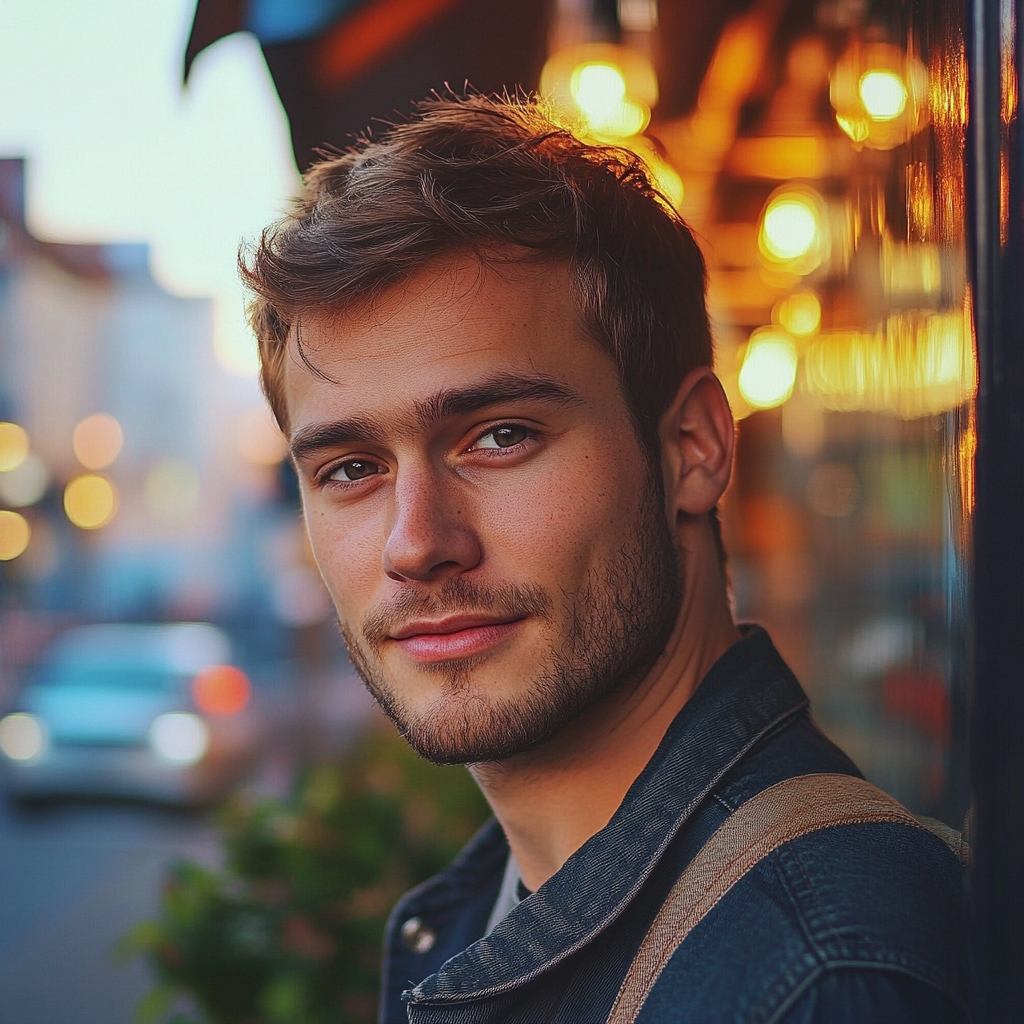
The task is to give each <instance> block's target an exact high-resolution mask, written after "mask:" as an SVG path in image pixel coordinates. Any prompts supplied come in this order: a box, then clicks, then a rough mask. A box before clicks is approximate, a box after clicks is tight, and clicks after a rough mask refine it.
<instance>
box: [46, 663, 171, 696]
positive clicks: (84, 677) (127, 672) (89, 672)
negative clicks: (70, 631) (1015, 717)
mask: <svg viewBox="0 0 1024 1024" xmlns="http://www.w3.org/2000/svg"><path fill="white" fill-rule="evenodd" d="M183 681H184V680H183V677H182V676H181V675H180V674H179V673H176V672H172V671H171V670H170V669H167V668H163V667H161V666H159V665H144V664H131V663H128V664H126V663H108V664H95V665H88V664H86V665H82V664H78V665H68V664H56V665H51V666H50V667H49V669H48V670H46V671H45V672H44V673H43V674H42V678H41V679H40V682H41V683H42V684H43V685H45V686H74V687H89V688H92V687H97V688H107V689H118V690H121V689H124V690H146V691H151V692H168V691H171V690H176V689H178V688H180V687H181V685H182V683H183Z"/></svg>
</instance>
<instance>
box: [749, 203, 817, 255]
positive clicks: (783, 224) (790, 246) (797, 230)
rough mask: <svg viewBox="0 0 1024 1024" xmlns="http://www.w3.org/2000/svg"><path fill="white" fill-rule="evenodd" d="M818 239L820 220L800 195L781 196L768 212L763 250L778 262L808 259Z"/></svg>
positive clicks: (763, 229) (763, 233)
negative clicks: (805, 257) (808, 254)
mask: <svg viewBox="0 0 1024 1024" xmlns="http://www.w3.org/2000/svg"><path fill="white" fill-rule="evenodd" d="M817 238H818V217H817V214H816V213H815V211H814V209H813V208H812V207H811V205H810V203H808V202H807V201H806V200H804V199H803V198H801V197H800V196H785V197H780V198H779V199H777V200H776V201H775V202H774V203H772V204H771V205H770V206H769V207H768V209H767V210H766V211H765V215H764V226H763V228H762V231H761V242H762V245H761V249H762V251H763V252H764V254H765V255H766V256H768V257H770V258H774V259H775V260H778V261H785V260H795V259H799V258H800V257H801V256H806V255H807V253H808V252H810V250H811V248H812V247H813V246H814V244H815V242H816V241H817Z"/></svg>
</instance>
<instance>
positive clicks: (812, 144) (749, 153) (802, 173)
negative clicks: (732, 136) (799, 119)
mask: <svg viewBox="0 0 1024 1024" xmlns="http://www.w3.org/2000/svg"><path fill="white" fill-rule="evenodd" d="M827 158H828V151H827V147H826V143H825V139H823V138H821V137H820V136H817V135H797V136H787V135H769V136H762V137H758V138H749V139H737V140H736V142H735V143H734V144H733V147H732V149H731V150H730V152H729V171H730V173H732V174H733V175H735V176H736V177H740V178H774V179H776V180H778V181H785V180H786V179H788V178H820V177H821V176H822V175H823V174H824V173H825V170H826V167H827V165H828V159H827Z"/></svg>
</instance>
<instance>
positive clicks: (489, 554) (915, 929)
mask: <svg viewBox="0 0 1024 1024" xmlns="http://www.w3.org/2000/svg"><path fill="white" fill-rule="evenodd" d="M243 276H244V277H245V279H246V282H247V284H248V285H249V287H250V288H251V289H252V290H253V291H254V293H255V296H256V297H255V299H254V302H253V305H252V320H253V324H254V327H255V330H256V333H257V336H258V338H259V342H260V346H261V354H262V360H263V385H264V389H265V391H266V394H267V397H268V399H269V400H270V403H271V405H272V407H273V409H274V412H275V414H276V415H277V418H278V421H279V422H280V424H281V426H282V428H283V429H284V430H285V432H286V433H287V435H288V437H289V440H290V445H291V454H292V458H293V460H294V463H295V466H296V469H297V472H298V476H299V481H300V485H301V490H302V497H303V506H304V510H305V517H306V523H307V526H308V529H309V535H310V539H311V542H312V545H313V550H314V553H315V555H316V559H317V562H318V565H319V567H320V570H321V572H322V573H323V576H324V579H325V580H326V582H327V585H328V587H329V589H330V591H331V594H332V596H333V599H334V601H335V604H336V607H337V611H338V616H339V619H340V622H341V626H342V629H343V631H344V634H345V637H346V640H347V643H348V647H349V651H350V654H351V657H352V660H353V662H354V663H355V665H356V667H357V668H358V670H359V672H360V674H361V675H362V677H363V679H364V680H365V682H366V685H367V686H368V687H369V689H370V690H371V691H372V692H373V694H374V696H375V697H376V698H377V700H378V701H379V702H380V704H381V706H382V707H383V708H384V710H385V711H386V712H387V713H388V715H389V716H390V717H391V718H392V719H393V721H394V722H395V723H396V725H397V726H398V728H399V730H400V731H401V733H402V734H403V735H404V736H405V737H406V739H407V740H408V741H409V743H411V744H412V746H413V747H414V748H415V749H416V750H417V751H418V752H419V753H420V754H421V755H422V756H424V757H426V758H428V759H430V760H432V761H435V762H438V763H443V764H467V765H468V766H469V770H470V771H471V772H472V773H473V776H474V777H475V779H476V781H477V782H478V784H479V785H480V787H481V789H482V790H483V792H484V794H485V796H486V797H487V799H488V801H489V802H490V804H491V807H492V808H493V810H494V815H495V819H496V820H495V821H492V822H491V823H490V824H489V825H488V826H486V827H485V828H484V829H483V830H482V832H481V833H480V834H479V835H478V836H477V837H476V838H475V839H474V840H473V841H472V842H471V843H470V844H469V846H468V847H467V848H466V850H465V851H464V852H463V853H462V855H461V856H460V857H459V858H458V860H457V861H456V862H455V864H453V865H452V867H451V868H450V869H449V870H448V871H447V872H445V873H443V874H442V875H440V876H438V877H436V878H433V879H431V880H429V881H428V882H426V883H424V884H423V885H421V886H420V887H419V888H417V889H416V890H414V891H413V892H411V893H409V894H407V895H406V896H405V897H404V898H403V899H402V901H401V902H400V903H399V905H398V907H397V908H396V910H395V913H394V914H393V915H392V920H391V923H390V924H389V928H388V933H387V936H386V942H385V956H386V963H385V971H384V993H383V1006H382V1016H381V1019H382V1020H383V1021H385V1022H387V1024H392V1022H394V1024H397V1022H399V1021H404V1020H407V1019H408V1020H410V1021H413V1022H428V1021H429V1022H438V1024H440V1022H446V1024H456V1022H458V1024H462V1022H465V1024H484V1022H492V1021H493V1022H498V1021H500V1022H512V1021H515V1022H524V1024H525V1022H531V1024H540V1022H545V1024H547V1022H571V1024H588V1022H595V1024H596V1022H600V1021H604V1020H606V1019H615V1020H627V1019H629V1020H632V1019H634V1018H636V1015H637V1013H639V1017H638V1018H637V1019H639V1020H641V1021H644V1022H654V1021H692V1022H695V1024H710V1022H715V1021H739V1020H743V1021H786V1022H793V1024H795V1022H808V1021H815V1022H826V1021H827V1022H830V1024H834V1022H841V1021H869V1020H870V1021H922V1022H923V1021H928V1022H930V1024H936V1022H940V1021H953V1020H961V1019H962V1013H963V1011H962V1006H963V968H962V960H963V957H962V950H961V948H960V946H959V943H960V942H961V941H962V934H963V929H962V927H961V925H960V922H959V916H958V915H959V879H960V866H959V863H958V861H957V859H956V858H955V856H954V855H953V853H951V852H950V849H949V848H948V847H947V846H946V845H945V844H944V843H943V842H942V841H941V840H940V839H939V838H937V837H936V836H935V835H933V834H932V833H931V832H929V831H926V830H924V829H923V828H920V827H918V826H917V823H916V822H915V821H914V820H913V819H912V818H910V817H909V815H908V814H907V813H906V812H905V811H903V810H902V809H900V808H898V805H895V804H894V803H892V802H891V801H888V798H884V797H883V796H881V795H879V799H880V800H881V804H879V805H878V806H882V805H884V808H883V811H882V812H880V816H879V813H876V811H877V808H876V811H870V809H869V810H868V811H864V806H866V805H864V804H863V801H862V798H861V797H859V796H858V797H856V798H855V799H854V803H853V805H851V806H852V808H853V809H852V810H851V811H848V812H843V813H844V814H845V815H846V817H845V818H844V817H843V816H842V814H839V812H837V816H836V818H835V819H834V820H833V819H832V818H829V817H828V814H829V813H831V811H832V809H833V808H832V803H831V801H832V797H828V798H827V799H821V798H820V795H821V794H822V793H825V792H826V791H827V792H828V793H831V792H832V790H831V789H829V788H828V787H830V786H836V789H835V793H836V794H837V795H836V797H835V800H836V801H837V803H836V806H837V807H838V806H839V804H840V803H842V801H843V800H846V799H847V797H846V796H844V795H843V794H844V793H846V792H847V790H851V791H852V789H856V787H857V786H860V787H864V786H865V784H864V783H862V782H860V781H859V780H858V772H857V769H856V768H855V767H854V765H853V764H852V763H851V762H850V761H849V760H848V759H847V758H846V757H845V756H844V755H843V754H842V753H841V752H840V751H839V750H837V749H836V748H835V747H834V746H833V745H832V744H831V743H830V742H829V741H828V740H826V739H825V738H824V736H822V734H821V733H820V732H818V731H817V730H816V729H815V727H814V726H813V725H812V724H811V721H810V719H809V717H808V711H807V699H806V697H805V696H804V694H803V693H802V691H801V689H800V687H799V684H798V683H797V682H796V680H795V679H794V678H793V676H792V675H791V674H790V672H789V671H788V669H787V668H786V666H785V665H784V664H783V663H782V661H781V660H780V658H779V656H778V655H777V654H776V652H775V650H774V648H773V647H772V644H771V642H770V640H769V639H768V637H767V635H766V634H765V633H764V632H763V631H762V630H760V629H758V628H752V627H748V628H746V629H744V630H738V629H737V627H736V626H735V625H734V624H733V621H732V618H731V615H730V611H729V603H728V598H727V591H726V582H725V576H724V568H723V565H724V555H723V550H722V545H721V539H720V535H719V531H718V525H717V517H716V505H717V502H718V500H719V499H720V498H721V496H722V494H723V492H724V491H725V488H726V485H727V484H728V481H729V474H730V470H731V463H732V455H733V420H732V416H731V414H730V410H729V406H728V403H727V401H726V398H725V396H724V394H723V391H722V388H721V386H720V384H719V382H718V381H717V379H716V378H715V376H714V374H713V373H712V371H711V368H710V366H711V362H712V349H711V339H710V333H709V329H708V319H707V314H706V310H705V306H704V265H703V261H702V258H701V255H700V253H699V250H698V248H697V246H696V245H695V243H694V241H693V239H692V237H691V235H690V233H689V231H688V230H687V229H686V227H685V226H684V225H683V224H682V223H681V222H680V220H679V219H678V218H677V217H676V215H675V214H674V212H673V211H672V210H671V209H670V208H669V206H668V205H667V204H666V203H665V202H664V201H663V200H662V199H661V198H660V196H659V195H658V194H657V193H656V192H655V190H654V189H653V188H652V186H651V185H650V183H649V180H648V178H647V175H646V173H645V170H644V167H643V165H642V164H641V163H640V162H639V161H638V160H636V159H635V158H633V157H632V156H631V155H629V154H627V153H623V152H620V151H615V150H606V149H601V148H595V147H590V146H587V145H585V144H583V143H582V142H580V141H578V140H577V139H575V138H574V137H573V136H572V135H570V134H569V133H568V132H566V131H564V130H562V129H560V128H559V127H557V126H556V125H555V124H553V123H552V122H550V121H548V120H546V119H545V117H544V115H543V113H542V112H541V111H540V110H539V109H538V107H537V106H536V105H534V104H532V103H528V102H507V101H496V100H490V99H485V98H482V97H470V98H468V99H464V100H458V99H450V100H449V99H445V100H435V101H431V102H429V103H426V104H424V105H423V106H422V107H421V108H420V111H419V113H418V115H417V116H416V117H415V118H414V119H413V120H412V121H411V122H410V123H408V124H403V125H399V126H397V127H394V128H392V129H390V130H389V131H388V132H387V133H386V134H384V135H383V136H382V137H381V138H380V139H379V140H378V141H376V142H373V143H364V144H361V145H359V146H357V147H355V148H354V149H352V150H351V151H349V152H346V153H343V154H340V155H338V156H334V157H330V158H328V159H326V160H324V161H323V162H322V163H320V164H319V165H317V166H315V167H314V168H313V169H312V171H311V172H310V173H309V175H308V179H307V183H306V186H305V189H304V191H303V192H302V194H301V196H300V197H299V198H298V200H297V202H296V205H295V208H294V210H293V212H292V213H291V215H290V216H288V217H286V218H285V219H284V220H283V221H282V222H281V223H279V224H277V225H276V226H274V227H272V228H271V229H269V230H268V231H267V232H265V233H264V236H263V239H262V241H261V243H260V245H259V246H258V247H257V249H256V251H255V252H254V253H253V254H252V255H251V257H250V258H249V259H248V261H243ZM808 775H810V776H813V778H812V780H811V788H810V789H809V790H808V789H807V787H806V783H801V782H800V781H799V780H801V779H804V777H806V776H808ZM793 779H797V780H798V781H797V785H798V787H799V786H800V785H803V786H804V789H803V790H802V792H803V793H804V794H805V795H804V796H802V797H800V798H799V800H797V804H799V806H800V807H802V808H805V809H806V806H809V804H808V803H807V801H808V800H809V801H810V803H812V804H814V803H815V801H816V806H817V807H818V811H816V812H815V813H818V814H819V815H820V813H821V812H822V809H824V812H825V819H824V824H825V825H828V826H830V827H822V822H821V821H819V822H818V824H817V825H815V826H814V829H813V830H805V831H801V829H807V826H806V824H805V825H802V826H800V827H798V828H793V827H791V826H792V822H793V820H795V819H794V818H793V816H792V814H791V811H790V810H789V809H788V808H789V807H790V804H791V803H792V800H793V798H792V796H790V795H786V794H790V793H791V792H792V780H793ZM816 780H822V781H821V782H820V784H819V782H817V781H816ZM836 780H838V782H836ZM777 786H778V787H780V788H772V787H777ZM768 790H771V792H770V793H768V795H767V796H765V793H766V791H768ZM858 792H860V791H858ZM807 793H810V796H809V797H808V796H806V794H807ZM776 794H778V796H776ZM815 794H817V796H816V795H815ZM800 801H803V803H801V802H800ZM858 801H861V802H858ZM794 806H795V805H794ZM744 808H746V810H744ZM738 809H739V810H738ZM862 811H863V813H862ZM734 812H736V813H734ZM801 813H803V812H801ZM743 822H746V824H742V823H743ZM751 822H753V824H751ZM850 822H859V823H853V824H851V823H850ZM737 823H741V824H737ZM730 829H731V830H732V832H730ZM744 829H746V831H744ZM751 829H752V831H751ZM773 829H774V830H775V831H774V832H773V831H772V830H773ZM737 830H738V831H737ZM780 830H781V831H780ZM787 830H788V831H787ZM769 833H770V835H769ZM713 835H714V838H713V839H712V836H713ZM728 835H732V836H733V839H732V840H729V841H731V842H732V843H733V847H732V852H731V853H730V852H729V851H728V850H727V849H726V845H727V842H726V839H723V836H728ZM737 836H739V839H737V838H736V837H737ZM771 836H775V838H774V839H772V838H771ZM737 844H738V845H737ZM758 844H760V845H758ZM773 844H774V845H773ZM755 847H756V848H758V849H759V850H760V851H761V852H760V853H758V854H757V855H756V856H751V855H750V852H749V851H750V850H753V849H754V848H755ZM744 858H746V859H745V860H744ZM701 872H703V874H701ZM729 872H732V875H730V878H732V881H731V882H730V883H728V885H727V887H726V888H725V889H724V891H722V892H718V889H716V886H718V887H719V888H721V887H722V883H721V881H720V879H721V878H724V877H725V876H726V875H727V874H729ZM693 878H696V879H697V881H696V883H694V882H693ZM677 880H678V881H677ZM709 880H710V881H709ZM684 883H685V884H684ZM679 886H682V887H683V889H685V890H686V893H688V894H689V895H686V894H685V893H684V895H685V899H683V900H682V902H680V899H678V898H676V897H675V896H673V895H672V893H675V892H676V891H677V890H679ZM687 886H688V887H689V888H687ZM674 887H675V888H674ZM679 891H682V890H679ZM701 900H703V901H704V902H705V903H707V904H708V906H706V907H704V908H703V910H701V911H700V912H699V913H697V912H696V911H695V910H694V909H693V908H694V907H695V906H696V905H697V903H699V902H700V901H701ZM695 901H696V902H695ZM716 904H717V905H716ZM680 907H682V910H681V911H680V910H679V908H680ZM659 912H660V913H659ZM680 914H682V916H680ZM687 915H689V916H687ZM684 919H685V922H687V923H686V924H685V927H680V925H679V922H680V921H682V920H684ZM652 922H656V924H655V926H654V927H652ZM666 922H668V931H666V924H665V923H666ZM687 930H688V934H687ZM649 933H650V934H649ZM666 935H669V936H670V937H669V939H666V938H665V936H666ZM645 936H646V938H645ZM659 936H660V938H659ZM684 936H685V937H684ZM680 940H681V941H680ZM659 942H660V943H661V947H660V952H658V951H657V950H655V951H654V952H653V953H652V950H654V947H655V945H657V943H659ZM641 943H644V946H643V950H644V952H643V954H642V955H640V956H638V955H637V954H638V950H639V949H640V948H641ZM652 943H653V944H654V945H652ZM634 959H635V960H636V963H635V964H634ZM652 964H654V965H655V966H653V967H652V966H651V965H652ZM631 965H632V966H631ZM638 979H639V980H638ZM610 1014H611V1015H612V1017H611V1018H609V1015H610ZM616 1015H618V1016H616Z"/></svg>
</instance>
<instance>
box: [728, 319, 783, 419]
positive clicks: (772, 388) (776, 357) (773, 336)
mask: <svg viewBox="0 0 1024 1024" xmlns="http://www.w3.org/2000/svg"><path fill="white" fill-rule="evenodd" d="M797 363H798V357H797V351H796V345H794V344H793V339H792V338H791V337H790V336H789V335H788V334H787V333H786V332H785V331H782V330H779V329H777V328H772V327H763V328H760V329H759V330H757V331H754V333H753V334H752V335H751V336H750V342H749V344H748V345H747V351H746V353H745V355H744V357H743V366H742V367H741V368H740V375H739V389H740V394H741V395H743V397H744V398H745V399H746V400H747V402H748V403H749V404H750V405H752V406H753V407H754V408H755V409H774V408H775V406H777V405H782V403H783V402H785V401H786V399H788V398H789V396H790V395H791V394H792V393H793V385H794V383H795V382H796V371H797Z"/></svg>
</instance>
